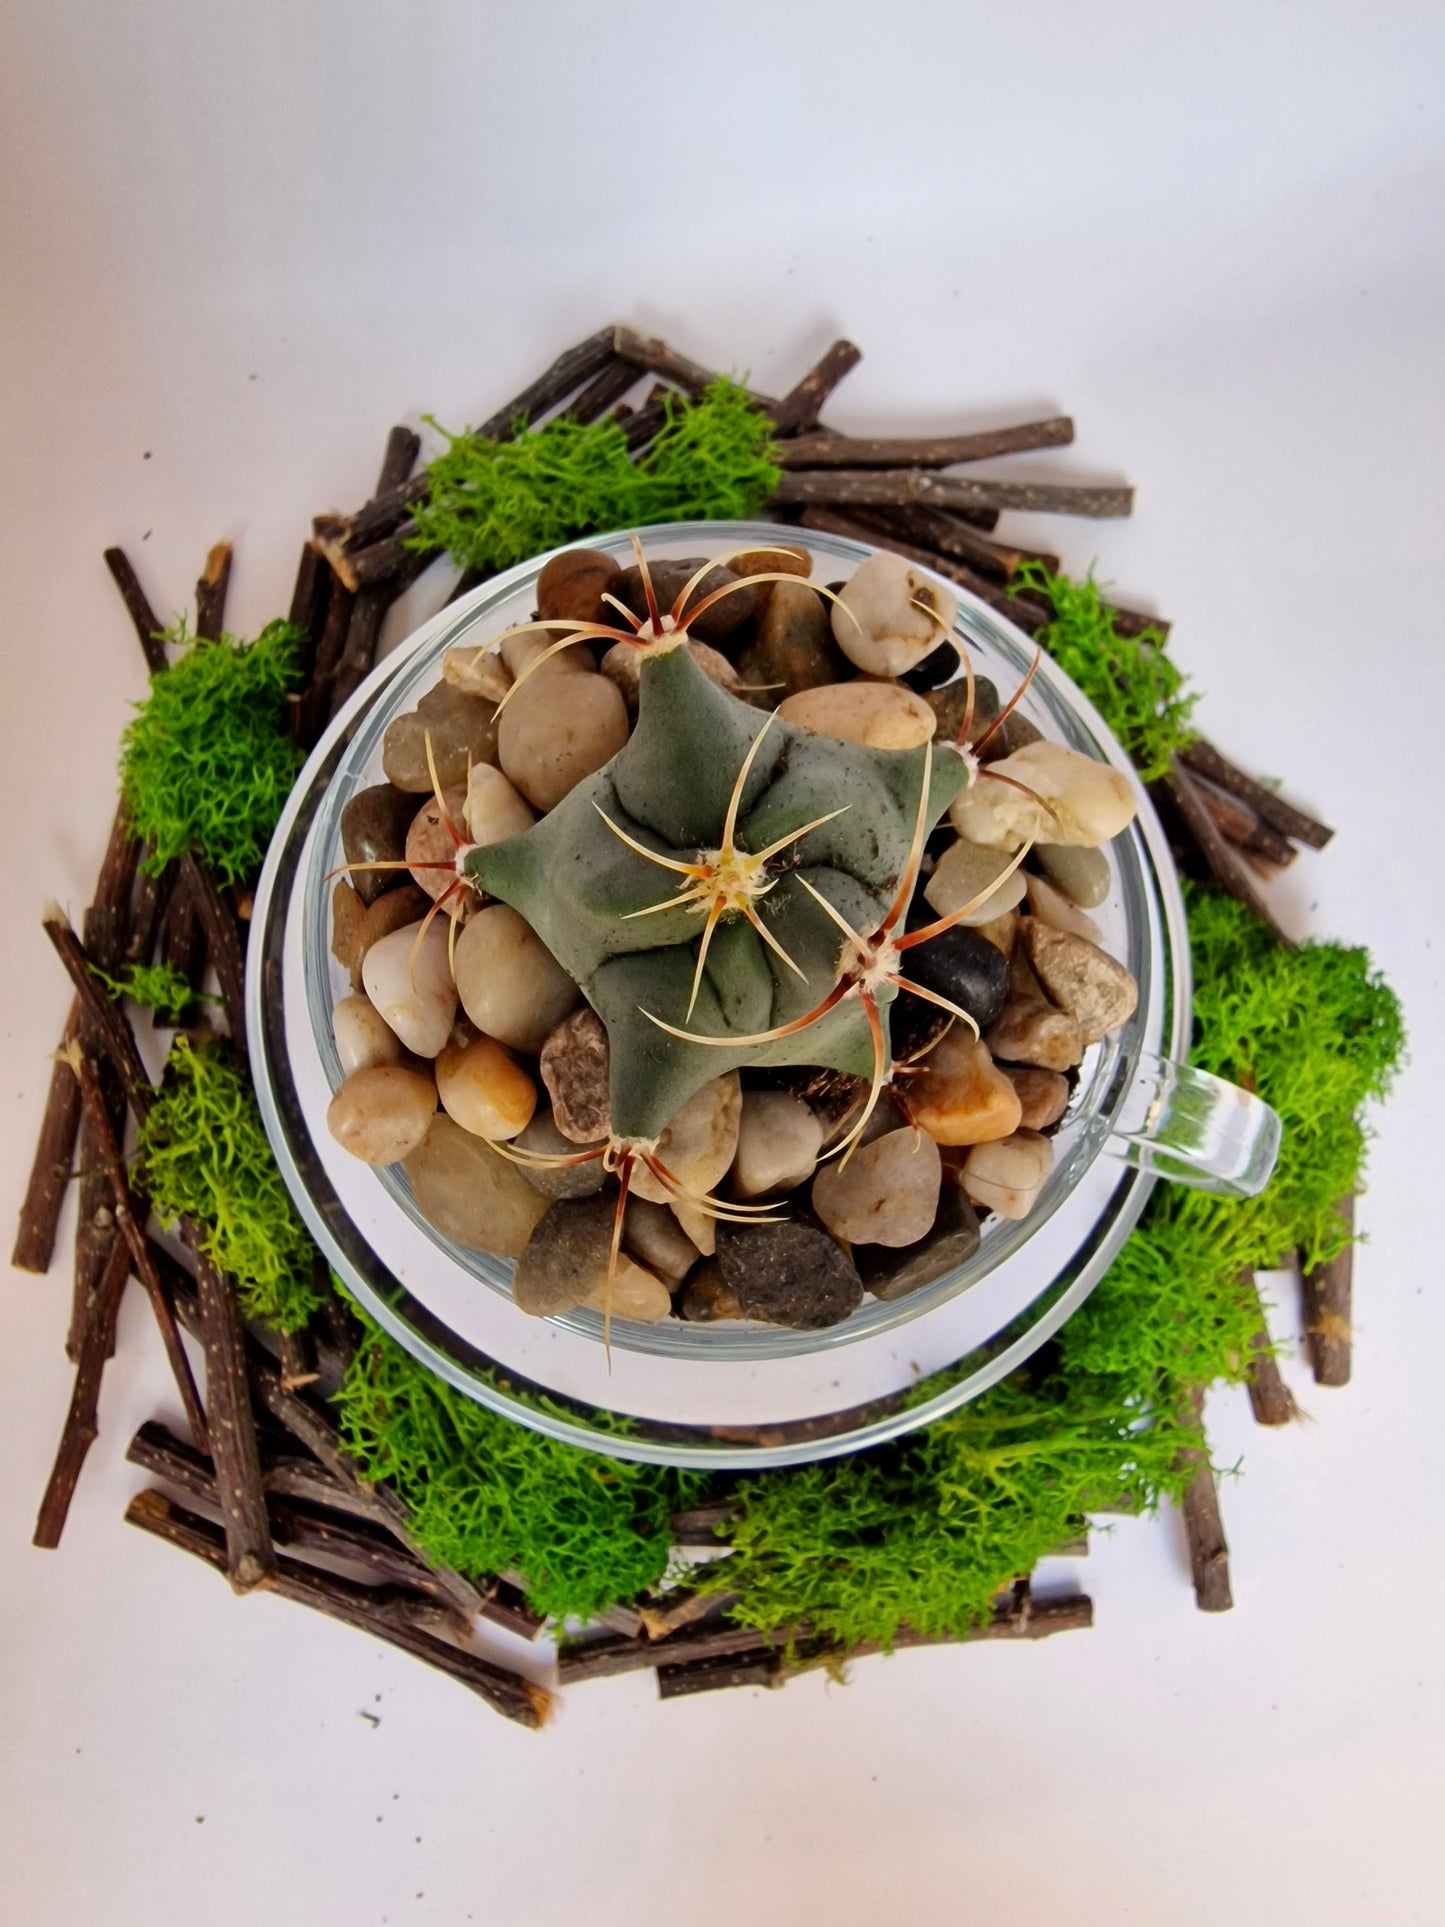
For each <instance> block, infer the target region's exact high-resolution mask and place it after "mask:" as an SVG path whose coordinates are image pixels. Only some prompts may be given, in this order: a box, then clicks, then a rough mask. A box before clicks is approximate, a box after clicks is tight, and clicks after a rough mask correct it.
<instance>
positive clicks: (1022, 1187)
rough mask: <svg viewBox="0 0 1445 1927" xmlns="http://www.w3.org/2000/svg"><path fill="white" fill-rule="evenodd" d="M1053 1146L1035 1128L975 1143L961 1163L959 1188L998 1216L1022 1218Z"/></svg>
mask: <svg viewBox="0 0 1445 1927" xmlns="http://www.w3.org/2000/svg"><path fill="white" fill-rule="evenodd" d="M1053 1163H1054V1147H1053V1145H1052V1144H1050V1142H1049V1140H1048V1139H1047V1138H1046V1137H1040V1136H1039V1134H1038V1132H1037V1131H1016V1132H1015V1133H1014V1134H1013V1136H1012V1137H1006V1138H1000V1139H999V1140H998V1141H997V1142H996V1143H993V1144H976V1145H975V1146H974V1147H973V1149H972V1150H971V1151H970V1152H969V1154H968V1156H967V1157H966V1158H965V1159H964V1162H963V1188H964V1190H965V1191H967V1193H968V1195H969V1197H970V1198H972V1200H973V1202H974V1203H975V1204H976V1205H978V1206H979V1207H980V1208H981V1209H982V1210H985V1211H996V1212H997V1213H998V1215H999V1216H1000V1217H1001V1218H1026V1217H1027V1216H1028V1214H1029V1212H1030V1211H1032V1210H1033V1208H1034V1203H1035V1201H1036V1200H1037V1198H1038V1195H1039V1192H1040V1190H1041V1189H1042V1187H1043V1182H1044V1179H1045V1178H1046V1177H1047V1176H1048V1175H1049V1172H1050V1171H1051V1170H1052V1169H1053Z"/></svg>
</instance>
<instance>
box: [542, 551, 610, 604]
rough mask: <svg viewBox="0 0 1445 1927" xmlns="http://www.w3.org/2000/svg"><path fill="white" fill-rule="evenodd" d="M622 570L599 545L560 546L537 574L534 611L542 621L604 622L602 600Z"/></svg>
mask: <svg viewBox="0 0 1445 1927" xmlns="http://www.w3.org/2000/svg"><path fill="white" fill-rule="evenodd" d="M621 573H622V570H621V567H620V566H619V564H618V563H617V562H615V561H614V560H613V558H612V557H611V556H610V555H604V554H603V553H602V551H601V550H600V549H564V550H563V551H562V553H561V554H560V555H554V556H553V557H552V560H551V561H550V562H549V563H547V564H546V566H545V567H544V568H543V570H542V573H541V574H540V575H539V576H538V577H537V614H538V616H539V617H540V618H541V619H542V620H543V621H544V622H606V621H607V620H608V618H609V617H610V616H612V615H613V613H614V612H613V611H612V610H611V609H610V608H609V606H608V605H607V604H606V603H605V602H604V601H603V600H602V598H603V596H604V595H605V594H606V592H607V591H608V590H609V589H612V588H613V585H614V584H615V583H616V581H617V578H618V576H619V575H621Z"/></svg>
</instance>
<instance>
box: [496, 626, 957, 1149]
mask: <svg viewBox="0 0 1445 1927" xmlns="http://www.w3.org/2000/svg"><path fill="white" fill-rule="evenodd" d="M930 763H931V767H930ZM740 779H741V780H740ZM967 780H968V770H967V767H966V765H965V762H964V760H963V758H961V757H960V756H958V755H957V754H955V753H954V752H953V750H952V749H951V748H949V747H941V746H938V745H932V744H930V745H926V746H925V747H923V748H921V749H910V750H879V749H869V748H865V747H863V746H861V745H859V744H856V743H848V742H840V741H836V740H834V739H833V738H831V737H826V736H819V735H814V734H812V733H811V732H809V731H807V730H801V729H795V728H793V727H791V726H790V725H788V724H786V723H783V722H780V721H778V720H777V719H776V718H774V717H772V716H770V715H768V714H767V712H765V711H763V710H759V709H754V708H752V707H750V706H749V705H748V704H747V703H744V702H741V701H739V699H738V698H737V697H736V696H732V695H729V694H728V693H727V691H726V690H724V689H721V688H719V687H718V685H717V684H716V683H714V682H712V681H711V680H710V679H709V678H708V677H707V676H706V675H705V674H704V673H703V671H702V670H701V669H700V668H699V667H698V666H697V664H696V662H695V661H694V660H693V658H692V656H691V654H690V653H689V651H688V650H686V649H684V648H673V649H649V650H647V651H645V652H643V654H642V660H641V663H640V690H639V712H638V721H637V727H636V728H635V730H634V731H633V733H632V736H631V738H630V740H629V741H628V743H627V744H626V746H625V747H624V748H623V749H621V750H620V751H619V752H618V754H617V755H616V756H614V757H613V759H612V761H611V762H610V763H608V764H607V765H606V766H605V767H604V768H603V769H601V770H598V771H597V772H596V774H595V775H593V776H591V777H589V778H587V779H586V780H585V781H584V782H582V783H580V784H579V785H578V786H577V787H576V788H575V789H574V790H572V792H571V793H570V794H569V795H568V796H567V797H566V798H565V799H564V800H563V801H562V802H561V803H560V804H559V805H558V806H557V807H556V808H555V809H554V810H552V811H551V812H550V813H549V814H548V815H547V816H546V817H544V818H543V820H542V821H541V822H540V823H538V824H537V825H536V826H535V827H534V828H532V829H529V830H526V831H524V832H523V834H522V835H520V836H514V837H511V838H509V839H508V840H507V841H505V842H502V843H493V844H488V845H485V846H482V847H480V848H473V849H471V850H469V851H468V852H467V853H466V855H465V858H464V859H463V862H462V865H461V867H462V869H463V872H464V874H465V875H466V876H467V877H468V878H469V880H470V881H471V882H473V883H474V884H475V885H476V886H477V887H478V888H480V889H481V890H483V891H485V892H486V894H487V895H488V896H492V897H496V898H499V899H500V900H501V901H502V902H504V903H509V904H511V905H512V907H513V908H514V909H515V910H517V911H518V912H519V913H520V914H521V915H522V916H523V917H525V918H526V920H527V922H528V923H529V924H530V925H531V926H532V928H533V929H534V930H535V931H536V932H537V934H538V935H539V936H540V937H541V939H542V941H543V942H544V943H545V944H546V945H547V947H548V949H549V950H550V951H551V952H552V954H553V956H554V957H556V959H557V961H558V962H559V963H560V964H561V965H562V966H563V968H564V969H565V970H567V971H568V972H569V973H570V974H571V976H572V977H574V978H575V979H576V981H577V983H578V984H579V985H580V987H581V989H582V991H583V994H584V995H585V996H586V998H587V1000H588V1002H589V1003H590V1004H591V1005H592V1007H593V1009H594V1010H595V1011H596V1012H597V1014H598V1016H599V1017H600V1018H601V1019H602V1022H603V1024H604V1025H605V1026H606V1029H607V1034H608V1040H609V1043H610V1047H611V1068H610V1083H611V1105H612V1122H613V1129H614V1131H615V1132H616V1133H617V1134H618V1135H619V1136H620V1137H623V1138H630V1139H638V1140H651V1139H655V1138H657V1137H658V1136H659V1135H660V1134H661V1132H662V1131H663V1129H664V1128H665V1126H666V1125H667V1124H668V1122H669V1121H670V1119H671V1118H672V1117H673V1116H674V1115H675V1113H676V1112H677V1110H678V1109H679V1108H680V1106H681V1105H682V1104H684V1103H685V1102H686V1101H687V1099H688V1098H689V1097H691V1096H692V1094H693V1093H694V1092H695V1091H697V1090H699V1089H701V1087H702V1086H703V1085H704V1084H706V1083H708V1082H709V1081H710V1080H711V1079H712V1078H715V1077H718V1076H720V1075H721V1074H722V1073H723V1072H725V1071H729V1070H734V1069H738V1068H740V1067H742V1066H744V1065H780V1064H817V1065H823V1066H828V1067H830V1068H832V1069H835V1070H840V1071H847V1072H851V1073H853V1074H854V1075H856V1076H860V1077H869V1078H871V1077H872V1076H873V1074H874V1071H875V1065H876V1058H877V1049H876V1042H875V1038H874V1035H873V1031H872V1027H871V1017H870V1013H869V1011H868V1010H865V1009H864V1008H863V1006H862V1004H861V1002H860V1000H858V999H856V998H844V999H842V1000H841V1001H839V1002H837V1003H836V1005H835V1006H834V1007H833V1008H831V1009H829V1010H827V1011H826V1012H825V1013H824V1014H822V1015H819V1016H817V1017H815V1018H814V1020H813V1021H811V1022H807V1023H805V1024H804V1025H803V1027H802V1028H800V1029H796V1030H794V1031H793V1032H791V1034H789V1035H786V1036H774V1037H772V1038H771V1039H768V1040H766V1041H758V1040H759V1034H760V1033H765V1032H775V1031H778V1030H780V1029H782V1028H783V1027H785V1026H787V1025H789V1024H792V1023H795V1022H796V1020H797V1019H799V1018H801V1017H806V1015H807V1013H809V1012H810V1011H816V1010H817V1007H818V1005H819V1004H820V1003H823V1002H825V1001H826V1000H827V998H828V996H829V993H830V991H832V990H833V989H834V987H835V985H837V984H838V983H839V980H840V978H841V977H842V975H843V973H844V970H845V966H846V964H847V961H848V959H847V955H846V953H847V952H848V951H849V949H850V940H849V938H848V937H847V936H846V935H845V933H844V931H843V929H842V927H841V926H840V924H839V923H838V922H837V921H835V920H834V918H832V917H830V916H829V915H828V913H827V912H826V911H825V909H824V908H823V907H822V905H821V904H820V903H819V902H818V900H817V899H818V897H820V896H821V897H823V898H825V899H826V900H827V902H828V903H829V904H831V905H832V906H833V908H834V909H835V910H836V911H837V912H838V913H839V915H840V916H841V918H842V920H843V922H844V923H846V924H847V925H848V926H850V927H851V928H852V929H853V930H855V931H858V932H871V931H874V930H877V929H878V927H879V925H880V924H881V923H882V921H883V919H884V918H885V917H886V916H887V915H888V914H889V911H890V908H891V907H892V906H893V905H894V904H895V903H896V900H897V898H898V894H899V890H900V886H901V885H902V884H904V883H905V881H908V880H909V872H910V860H911V857H912V855H913V853H914V851H915V849H916V847H917V836H918V831H919V824H920V806H921V807H922V811H923V816H922V821H923V827H924V829H925V830H927V829H931V828H932V827H933V825H934V823H936V822H937V820H938V818H939V817H940V816H941V815H942V814H943V812H944V811H945V810H946V809H947V807H948V805H949V804H950V803H951V802H952V800H953V798H954V797H955V795H957V793H958V792H959V790H961V789H962V788H963V787H964V785H965V783H966V782H967ZM925 781H926V784H927V789H926V796H925ZM814 893H816V894H814ZM895 994H896V992H895V990H894V988H893V987H892V985H891V984H887V983H880V984H879V985H878V986H877V989H876V998H875V1003H876V1009H877V1011H878V1015H879V1017H880V1018H881V1020H882V1024H883V1029H884V1036H885V1043H886V1035H887V1017H888V1006H889V1005H890V1004H891V1002H892V999H893V997H894V995H895ZM681 1030H687V1031H691V1032H692V1033H693V1034H694V1035H695V1036H699V1037H706V1038H709V1039H715V1040H718V1041H716V1042H710V1043H706V1044H704V1043H696V1042H691V1041H689V1040H688V1039H686V1038H683V1037H679V1036H678V1035H676V1034H675V1033H676V1032H677V1031H681ZM729 1039H736V1040H737V1041H736V1042H732V1043H730V1042H729V1041H728V1040H729Z"/></svg>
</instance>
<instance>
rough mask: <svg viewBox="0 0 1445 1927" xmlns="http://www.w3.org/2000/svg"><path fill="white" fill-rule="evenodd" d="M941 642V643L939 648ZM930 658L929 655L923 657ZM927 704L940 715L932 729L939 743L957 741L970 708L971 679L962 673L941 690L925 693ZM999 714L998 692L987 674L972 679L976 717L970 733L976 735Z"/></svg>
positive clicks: (937, 715)
mask: <svg viewBox="0 0 1445 1927" xmlns="http://www.w3.org/2000/svg"><path fill="white" fill-rule="evenodd" d="M941 646H942V645H941V644H940V647H941ZM924 660H925V661H927V657H925V658H924ZM926 694H927V700H928V707H929V708H930V709H931V710H932V711H933V713H934V716H935V717H936V718H937V724H936V727H935V729H934V732H933V740H934V741H935V742H936V743H956V742H957V741H958V732H959V731H960V730H961V729H962V728H963V719H964V715H965V712H966V711H967V709H968V679H967V677H963V676H960V677H959V679H958V681H957V682H951V683H945V684H944V686H943V688H942V689H930V690H928V691H927V692H926ZM997 714H998V691H997V689H995V687H994V685H993V684H992V683H991V682H990V681H989V679H988V677H987V676H975V677H974V679H973V720H972V723H971V725H970V729H969V734H970V735H971V736H977V735H978V734H979V733H980V731H981V730H982V729H983V728H984V727H985V725H986V724H987V723H989V722H990V721H992V719H993V718H994V717H995V716H997Z"/></svg>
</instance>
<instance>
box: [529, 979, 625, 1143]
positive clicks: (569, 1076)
mask: <svg viewBox="0 0 1445 1927" xmlns="http://www.w3.org/2000/svg"><path fill="white" fill-rule="evenodd" d="M609 1061H610V1059H609V1053H608V1048H607V1032H606V1031H605V1030H604V1029H603V1026H602V1019H601V1018H600V1017H599V1016H598V1015H597V1013H596V1011H595V1010H591V1009H589V1008H588V1006H587V1005H586V1004H584V1005H583V1006H582V1008H581V1009H580V1010H574V1011H573V1012H572V1015H571V1016H570V1017H564V1018H563V1020H562V1022H561V1023H560V1024H558V1026H557V1028H556V1029H555V1030H554V1031H553V1032H552V1033H551V1035H550V1036H549V1037H548V1039H547V1041H546V1043H545V1044H543V1046H542V1055H541V1058H540V1060H539V1062H538V1065H537V1068H538V1070H539V1071H540V1073H541V1077H542V1082H543V1083H544V1084H545V1085H546V1086H547V1093H548V1095H549V1096H550V1098H551V1099H552V1122H553V1123H554V1124H555V1125H556V1126H557V1129H558V1130H559V1131H560V1132H561V1133H562V1135H563V1137H566V1138H570V1139H571V1140H572V1142H573V1143H574V1144H595V1143H596V1142H597V1140H598V1139H599V1138H605V1137H611V1135H612V1110H611V1105H610V1103H609V1100H608V1094H607V1073H608V1067H609Z"/></svg>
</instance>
